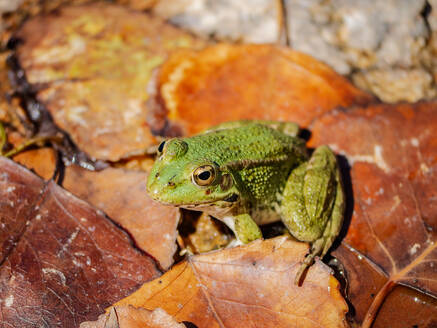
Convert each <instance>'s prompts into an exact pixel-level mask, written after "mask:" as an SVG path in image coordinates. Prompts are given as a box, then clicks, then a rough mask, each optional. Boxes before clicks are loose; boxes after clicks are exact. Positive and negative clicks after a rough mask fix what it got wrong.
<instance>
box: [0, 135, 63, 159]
mask: <svg viewBox="0 0 437 328" xmlns="http://www.w3.org/2000/svg"><path fill="white" fill-rule="evenodd" d="M0 134H1V131H0ZM1 137H2V136H1V135H0V138H1ZM61 140H62V138H61V137H58V136H44V137H36V138H32V139H29V140H27V141H26V142H23V143H22V144H21V145H19V146H17V147H15V148H14V149H12V150H10V151H8V152H7V153H5V154H3V156H5V157H9V158H10V157H13V156H15V155H17V154H19V153H21V152H22V151H24V150H26V149H27V148H29V147H30V146H33V145H37V144H42V143H44V142H47V141H53V142H60V141H61ZM0 145H1V144H0Z"/></svg>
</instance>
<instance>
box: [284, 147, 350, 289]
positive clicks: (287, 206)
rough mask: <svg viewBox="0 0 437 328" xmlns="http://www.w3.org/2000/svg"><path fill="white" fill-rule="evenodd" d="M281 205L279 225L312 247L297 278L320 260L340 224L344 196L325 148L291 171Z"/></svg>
mask: <svg viewBox="0 0 437 328" xmlns="http://www.w3.org/2000/svg"><path fill="white" fill-rule="evenodd" d="M283 196H284V197H283V200H282V204H281V216H282V221H283V222H284V224H285V225H286V226H287V228H288V230H289V231H290V233H291V234H292V235H293V236H294V237H296V238H297V239H298V240H301V241H306V242H310V243H311V250H310V252H309V253H308V255H307V256H306V258H305V260H304V261H303V263H302V264H301V267H300V269H299V270H298V272H297V274H296V279H295V283H296V284H299V282H300V280H301V276H302V274H303V273H304V272H305V270H306V269H307V268H308V267H309V266H311V264H312V263H313V262H314V258H315V257H316V256H319V255H320V256H321V257H323V256H324V255H325V254H326V253H327V252H328V250H329V248H330V247H331V245H332V243H333V241H334V240H335V238H336V236H337V235H338V233H339V231H340V229H341V225H342V222H343V212H344V195H343V187H342V183H341V178H340V171H339V169H338V164H337V160H336V158H335V155H334V154H333V152H332V151H331V150H330V149H329V147H327V146H321V147H319V148H317V149H316V150H315V151H314V153H313V155H312V157H311V159H310V161H309V162H307V163H303V164H301V165H300V166H299V167H297V168H296V169H294V170H293V172H292V173H291V174H290V177H289V179H288V181H287V183H286V186H285V189H284V193H283Z"/></svg>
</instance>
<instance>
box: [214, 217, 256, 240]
mask: <svg viewBox="0 0 437 328" xmlns="http://www.w3.org/2000/svg"><path fill="white" fill-rule="evenodd" d="M222 221H223V222H224V223H225V224H226V225H227V226H228V227H229V228H230V229H231V230H232V231H233V232H234V234H235V237H236V239H237V240H236V242H235V243H232V245H231V246H237V245H241V244H247V243H250V242H251V241H254V240H256V239H259V238H262V233H261V230H260V228H259V227H258V225H257V224H256V223H255V221H254V220H253V219H252V217H251V216H250V215H249V214H238V215H235V216H228V217H225V218H223V219H222Z"/></svg>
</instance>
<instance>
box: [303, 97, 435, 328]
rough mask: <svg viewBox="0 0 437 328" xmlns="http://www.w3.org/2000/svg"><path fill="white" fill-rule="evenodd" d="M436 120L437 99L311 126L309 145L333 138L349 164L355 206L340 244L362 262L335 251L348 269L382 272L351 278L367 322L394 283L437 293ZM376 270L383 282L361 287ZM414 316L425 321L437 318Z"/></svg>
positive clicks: (332, 118) (361, 317)
mask: <svg viewBox="0 0 437 328" xmlns="http://www.w3.org/2000/svg"><path fill="white" fill-rule="evenodd" d="M435 126H437V103H434V102H432V103H420V104H417V105H407V104H400V105H396V106H390V105H379V106H375V107H369V108H365V109H357V110H353V111H349V112H347V113H345V112H342V111H335V112H333V113H331V114H328V115H326V116H325V117H323V118H321V119H320V120H318V121H316V122H315V124H314V125H313V127H312V132H313V138H312V140H311V144H312V145H319V144H322V143H327V144H329V145H330V146H331V147H332V148H333V149H334V150H335V151H337V152H338V153H340V154H342V155H343V156H345V157H346V159H347V160H348V162H349V164H350V166H351V170H350V175H351V178H352V189H353V204H354V209H353V215H352V219H351V222H350V226H349V229H348V233H347V235H346V237H345V239H344V241H343V245H344V246H345V247H346V248H347V249H349V251H350V252H352V253H354V254H355V256H357V257H358V258H359V261H356V260H353V259H352V258H351V257H350V256H349V257H348V256H345V255H344V252H345V250H344V249H343V250H342V251H340V252H339V253H337V254H338V255H339V258H340V259H341V260H342V262H344V265H345V266H346V271H348V272H354V271H360V270H361V267H362V266H364V267H368V268H372V267H373V270H374V271H377V273H369V274H368V275H367V274H366V275H363V276H361V278H360V277H357V278H358V280H352V281H351V290H352V294H351V295H352V297H353V298H352V299H351V300H352V303H353V304H356V307H357V313H358V314H359V316H357V319H358V320H364V324H363V326H364V327H368V325H369V324H370V323H371V321H372V320H373V319H374V317H375V316H376V314H377V311H378V309H379V308H380V307H381V305H382V303H383V302H384V300H385V298H386V296H387V295H388V294H389V293H390V291H391V289H392V288H393V287H394V286H396V285H397V284H402V285H404V286H409V287H411V288H413V289H412V293H416V294H417V295H416V297H417V298H418V299H422V298H423V297H421V294H420V290H422V291H423V292H425V293H429V294H431V295H434V297H437V275H436V272H437V271H436V270H437V269H436V268H437V239H436V236H437V235H436V233H435V231H436V229H437V202H436V199H437V189H436V188H435V186H436V185H437V173H436V172H437V142H436V140H437V139H436V136H435ZM350 201H352V199H350ZM360 262H362V263H363V264H359V263H360ZM357 265H358V267H356V266H357ZM348 266H350V267H349V268H348ZM367 271H368V272H371V271H372V270H371V269H370V270H367ZM363 272H366V270H363ZM375 274H376V275H379V276H380V277H381V276H382V277H383V278H382V279H383V280H382V281H381V278H378V282H376V281H374V283H371V284H370V285H373V286H374V287H373V288H363V286H362V284H363V283H365V282H364V281H365V280H366V278H369V277H371V275H375ZM381 282H383V284H382V285H381ZM375 288H376V290H375ZM371 294H373V295H371ZM369 295H370V297H369ZM386 302H396V304H398V306H400V305H401V304H402V302H403V301H402V299H401V298H399V299H396V298H393V297H391V298H390V299H388V300H387V301H386ZM384 306H386V305H385V304H384ZM412 312H413V313H414V311H412ZM364 313H367V314H366V315H364ZM415 318H417V320H420V321H421V324H423V327H430V326H426V325H425V324H426V322H428V323H429V322H431V323H430V324H431V326H432V324H434V325H435V324H437V321H436V319H434V321H429V320H427V318H425V321H424V318H421V317H420V316H415ZM434 318H437V308H435V309H434ZM378 319H379V318H378ZM379 320H382V321H380V322H383V319H379Z"/></svg>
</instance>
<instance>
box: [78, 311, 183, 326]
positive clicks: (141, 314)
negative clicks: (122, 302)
mask: <svg viewBox="0 0 437 328" xmlns="http://www.w3.org/2000/svg"><path fill="white" fill-rule="evenodd" d="M112 327H119V328H186V326H185V325H184V324H180V323H177V322H176V321H175V320H174V319H173V318H172V317H171V316H170V315H168V314H167V312H165V311H164V310H163V309H160V308H157V309H155V310H153V311H149V310H146V309H142V308H139V309H137V308H134V307H133V306H115V307H113V308H111V311H110V312H109V313H108V314H102V315H101V316H100V317H99V320H97V321H95V322H83V323H82V324H81V325H80V328H112Z"/></svg>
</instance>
